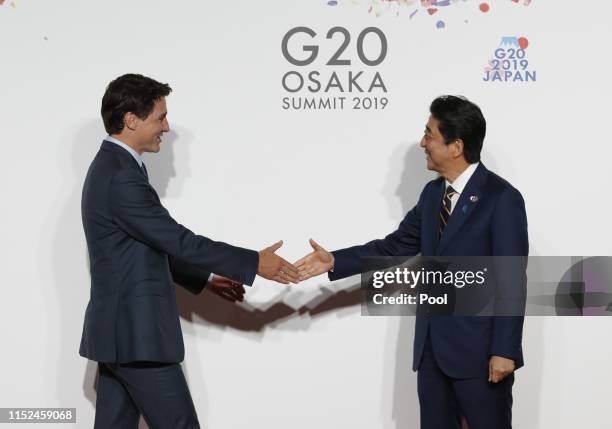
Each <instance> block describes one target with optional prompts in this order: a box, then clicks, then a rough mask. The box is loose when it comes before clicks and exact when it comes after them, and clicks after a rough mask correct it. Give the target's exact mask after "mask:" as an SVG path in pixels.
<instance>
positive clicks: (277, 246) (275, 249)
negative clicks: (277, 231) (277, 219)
mask: <svg viewBox="0 0 612 429" xmlns="http://www.w3.org/2000/svg"><path fill="white" fill-rule="evenodd" d="M282 245H283V240H280V241H277V242H276V243H274V244H273V245H272V246H270V247H268V250H269V251H270V252H272V253H274V252H276V251H277V250H278V249H280V248H281V246H282Z"/></svg>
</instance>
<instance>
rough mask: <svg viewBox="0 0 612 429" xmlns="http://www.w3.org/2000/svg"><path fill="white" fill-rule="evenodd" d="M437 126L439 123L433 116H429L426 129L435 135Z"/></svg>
mask: <svg viewBox="0 0 612 429" xmlns="http://www.w3.org/2000/svg"><path fill="white" fill-rule="evenodd" d="M438 124H439V121H438V120H437V119H436V118H434V117H433V116H431V115H430V116H429V120H428V121H427V128H429V129H430V130H431V132H432V133H437V132H438Z"/></svg>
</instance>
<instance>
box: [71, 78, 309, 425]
mask: <svg viewBox="0 0 612 429" xmlns="http://www.w3.org/2000/svg"><path fill="white" fill-rule="evenodd" d="M170 92H171V88H170V87H169V86H168V85H167V84H163V83H159V82H157V81H155V80H153V79H150V78H148V77H145V76H141V75H136V74H127V75H124V76H120V77H119V78H117V79H115V80H114V81H112V82H111V83H110V84H109V85H108V87H107V89H106V92H105V94H104V97H103V98H102V118H103V121H104V127H105V129H106V131H107V132H108V134H109V136H108V137H107V138H106V139H105V140H104V141H103V142H102V146H101V148H100V151H99V152H98V153H97V155H96V157H95V158H94V160H93V162H92V163H91V166H90V167H89V171H88V172H87V177H86V179H85V184H84V185H83V194H82V200H81V214H82V219H83V228H84V230H85V237H86V240H87V248H88V251H89V261H90V272H91V295H90V301H89V304H88V305H87V310H86V312H85V322H84V326H83V336H82V339H81V347H80V354H81V356H83V357H86V358H88V359H91V360H94V361H97V362H98V369H99V377H98V384H97V399H96V419H95V427H96V428H136V427H137V426H138V420H139V416H140V415H141V414H142V415H143V416H144V418H145V420H146V421H147V423H148V424H149V426H150V427H151V428H152V429H153V428H172V429H178V428H198V427H199V423H198V419H197V415H196V411H195V407H194V405H193V401H192V399H191V395H190V393H189V388H188V387H187V383H186V381H185V377H184V375H183V372H182V369H181V366H180V362H182V360H183V357H184V346H183V337H182V333H181V325H180V321H179V315H178V310H177V306H176V295H175V286H174V283H177V284H179V285H181V286H183V287H185V288H187V289H188V290H189V291H191V292H192V293H195V294H197V293H199V292H201V291H202V289H203V288H204V287H205V286H206V287H207V288H211V289H213V290H214V291H216V292H217V293H219V294H221V295H222V296H224V297H225V298H227V299H230V300H242V296H243V294H244V288H243V286H242V285H243V284H248V285H251V284H252V283H253V280H254V279H255V275H256V274H258V275H260V276H262V277H264V278H266V279H271V280H276V281H278V282H280V283H284V284H288V283H289V282H292V283H297V282H298V275H297V271H296V269H295V267H293V265H291V264H290V263H288V262H287V261H285V260H284V259H282V258H281V257H279V256H277V255H276V254H275V253H274V252H275V251H276V250H277V249H278V248H279V247H280V246H281V245H282V241H279V242H278V243H276V244H274V245H272V246H270V247H268V248H266V249H264V250H262V251H260V252H256V251H253V250H248V249H243V248H240V247H235V246H231V245H229V244H226V243H222V242H218V241H213V240H210V239H209V238H206V237H203V236H200V235H196V234H194V233H193V232H191V231H190V230H189V229H187V228H185V227H184V226H182V225H180V224H179V223H177V222H176V221H175V220H174V219H173V218H172V217H171V216H170V214H169V213H168V211H167V210H166V209H165V208H164V207H163V206H162V204H161V203H160V200H159V197H158V195H157V193H156V192H155V190H154V189H153V188H152V187H151V185H150V184H149V181H148V174H147V170H146V167H145V165H144V163H143V162H142V159H141V155H142V154H143V153H144V152H159V150H160V144H161V142H162V135H163V134H164V133H166V132H168V131H169V125H168V120H167V118H166V115H167V110H166V99H165V97H166V96H167V95H168V94H170ZM212 273H215V274H212Z"/></svg>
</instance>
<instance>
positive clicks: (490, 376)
mask: <svg viewBox="0 0 612 429" xmlns="http://www.w3.org/2000/svg"><path fill="white" fill-rule="evenodd" d="M492 381H493V368H492V366H491V363H490V362H489V383H491V382H492Z"/></svg>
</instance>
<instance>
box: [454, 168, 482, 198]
mask: <svg viewBox="0 0 612 429" xmlns="http://www.w3.org/2000/svg"><path fill="white" fill-rule="evenodd" d="M478 164H480V163H479V162H475V163H474V164H470V165H468V167H467V168H466V169H465V170H463V173H461V174H460V175H459V177H457V178H456V179H455V181H454V182H453V183H450V182H449V181H448V180H446V187H448V186H449V185H451V186H452V187H453V189H454V190H455V191H456V192H457V193H458V194H461V193H462V192H463V190H464V189H465V185H467V183H468V181H469V180H470V177H472V174H474V171H476V168H478Z"/></svg>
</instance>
